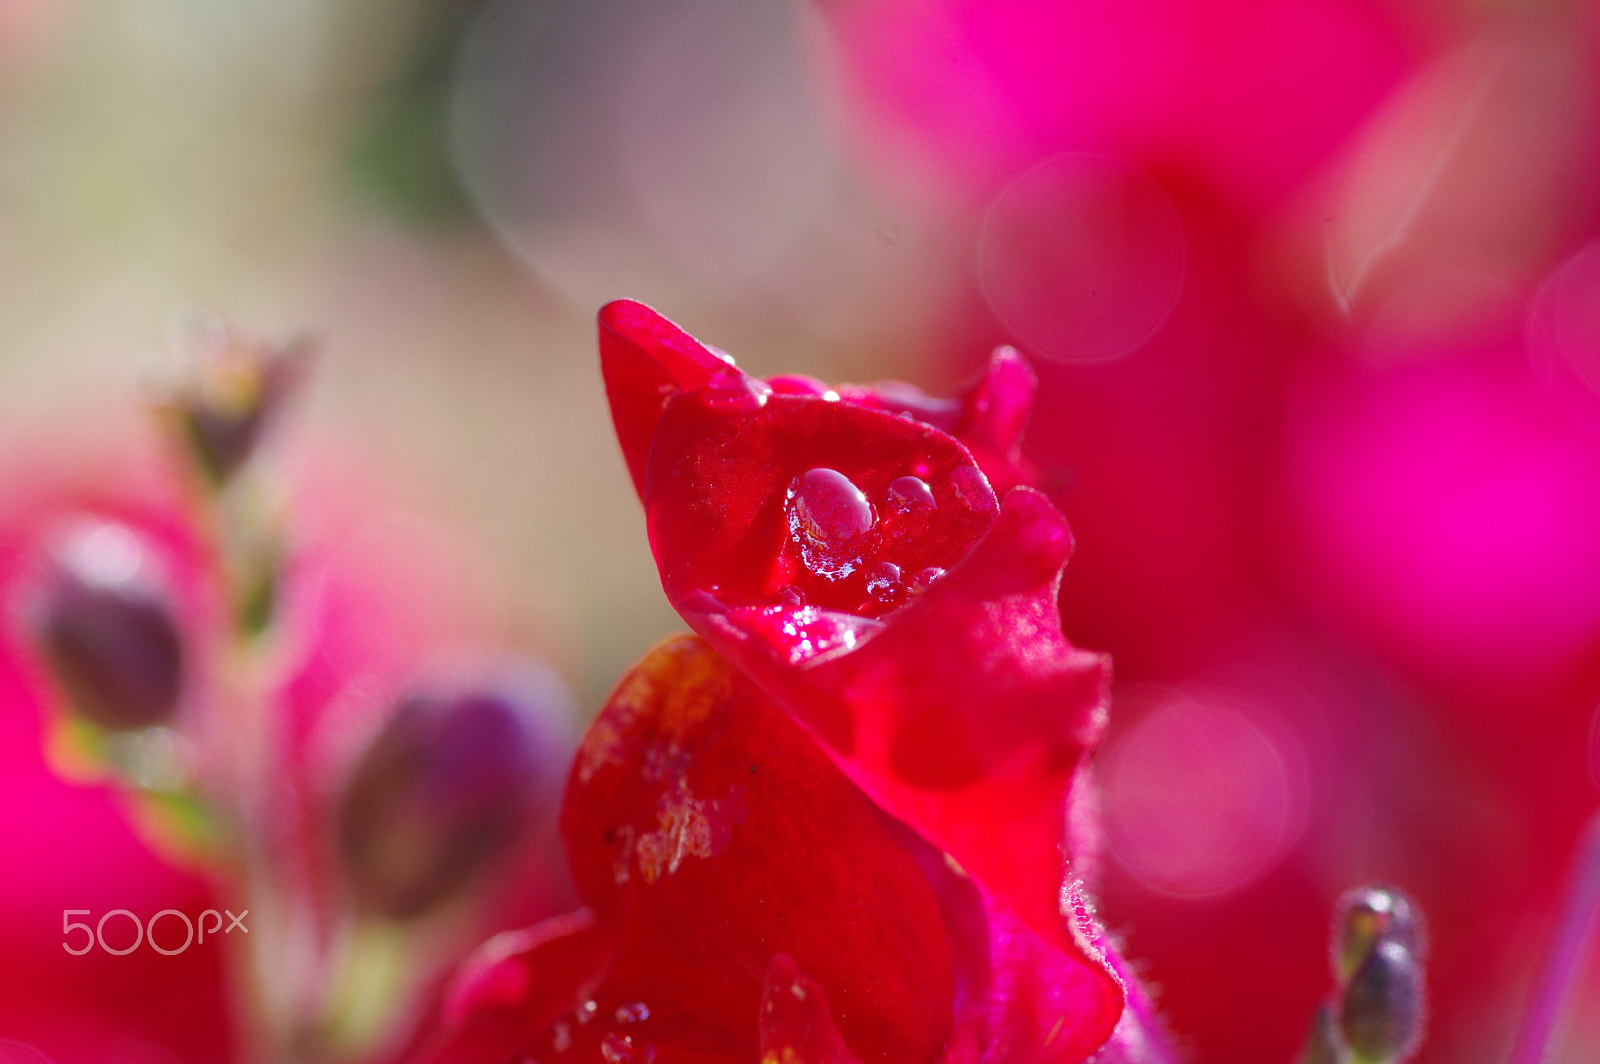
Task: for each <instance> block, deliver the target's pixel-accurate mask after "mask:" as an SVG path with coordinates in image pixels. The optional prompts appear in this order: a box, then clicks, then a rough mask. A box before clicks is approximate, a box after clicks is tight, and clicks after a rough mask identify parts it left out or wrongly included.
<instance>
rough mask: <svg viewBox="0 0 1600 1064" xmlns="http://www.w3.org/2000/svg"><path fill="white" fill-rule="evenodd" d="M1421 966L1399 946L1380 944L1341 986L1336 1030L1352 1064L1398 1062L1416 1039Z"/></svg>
mask: <svg viewBox="0 0 1600 1064" xmlns="http://www.w3.org/2000/svg"><path fill="white" fill-rule="evenodd" d="M1422 1021H1423V1005H1422V966H1421V965H1420V964H1419V963H1418V962H1417V958H1416V956H1415V955H1414V954H1413V953H1412V952H1411V950H1410V949H1408V948H1407V947H1406V946H1405V945H1403V944H1402V943H1400V942H1397V941H1392V940H1388V941H1384V940H1380V941H1379V942H1378V943H1377V945H1376V946H1374V947H1373V948H1372V951H1371V952H1370V953H1368V954H1367V957H1366V959H1365V960H1363V961H1362V962H1361V965H1360V967H1358V968H1357V969H1356V970H1355V974H1354V975H1352V976H1351V978H1350V982H1349V983H1348V984H1347V985H1346V986H1345V989H1344V996H1343V998H1342V1000H1341V1004H1340V1012H1339V1029H1340V1032H1341V1033H1342V1034H1343V1035H1344V1041H1345V1044H1346V1045H1348V1046H1349V1047H1350V1051H1351V1053H1352V1054H1353V1055H1354V1057H1355V1059H1356V1060H1359V1061H1368V1062H1372V1064H1388V1062H1390V1061H1399V1060H1404V1059H1405V1058H1407V1057H1409V1056H1410V1055H1411V1054H1412V1053H1413V1052H1414V1051H1415V1050H1416V1047H1417V1044H1418V1042H1419V1041H1420V1040H1421V1035H1422Z"/></svg>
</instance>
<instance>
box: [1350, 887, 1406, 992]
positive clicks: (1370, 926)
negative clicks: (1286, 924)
mask: <svg viewBox="0 0 1600 1064" xmlns="http://www.w3.org/2000/svg"><path fill="white" fill-rule="evenodd" d="M1338 914H1339V915H1338V921H1339V923H1338V928H1337V930H1336V932H1335V943H1334V950H1335V956H1334V974H1335V975H1336V976H1337V977H1338V978H1339V980H1340V981H1341V982H1342V981H1344V980H1347V979H1349V978H1350V977H1351V976H1352V975H1353V974H1354V973H1355V971H1356V969H1357V968H1359V967H1360V966H1361V964H1362V962H1363V961H1365V960H1366V958H1367V955H1368V954H1370V953H1371V952H1372V950H1373V949H1374V948H1375V947H1376V946H1377V944H1378V943H1379V942H1398V943H1400V944H1401V945H1402V946H1404V947H1406V949H1407V950H1409V951H1410V952H1411V953H1413V954H1416V953H1418V952H1419V949H1420V939H1421V936H1420V933H1419V930H1418V926H1417V917H1416V912H1415V910H1414V909H1413V908H1412V906H1411V900H1410V899H1409V898H1407V897H1406V896H1405V895H1404V894H1403V893H1401V892H1400V891H1398V890H1394V889H1392V888H1389V887H1377V886H1365V887H1357V888H1355V889H1354V890H1350V891H1347V892H1345V894H1344V896H1343V897H1342V898H1340V899H1339V906H1338Z"/></svg>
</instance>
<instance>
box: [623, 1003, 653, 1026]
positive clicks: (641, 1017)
mask: <svg viewBox="0 0 1600 1064" xmlns="http://www.w3.org/2000/svg"><path fill="white" fill-rule="evenodd" d="M649 1018H650V1006H648V1005H646V1004H645V1003H644V1002H642V1001H635V1002H632V1003H631V1004H628V1005H618V1006H617V1022H618V1023H643V1022H644V1021H645V1020H648V1019H649Z"/></svg>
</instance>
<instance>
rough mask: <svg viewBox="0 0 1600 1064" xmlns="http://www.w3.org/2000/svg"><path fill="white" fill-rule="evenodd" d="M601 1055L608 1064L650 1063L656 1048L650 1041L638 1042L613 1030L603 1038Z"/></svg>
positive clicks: (654, 1055)
mask: <svg viewBox="0 0 1600 1064" xmlns="http://www.w3.org/2000/svg"><path fill="white" fill-rule="evenodd" d="M600 1055H601V1056H602V1057H604V1058H605V1062H606V1064H650V1062H651V1061H653V1060H655V1059H656V1050H655V1047H654V1046H652V1045H650V1044H649V1043H648V1042H644V1043H638V1044H636V1043H635V1042H634V1040H633V1039H632V1038H631V1037H630V1036H628V1035H625V1034H618V1033H617V1032H616V1031H612V1032H611V1033H610V1034H608V1035H606V1036H605V1038H604V1039H602V1040H601V1042H600Z"/></svg>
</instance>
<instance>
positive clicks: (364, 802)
mask: <svg viewBox="0 0 1600 1064" xmlns="http://www.w3.org/2000/svg"><path fill="white" fill-rule="evenodd" d="M572 729H573V724H572V713H571V707H570V702H569V700H568V698H567V695H566V693H565V690H564V688H562V686H561V684H560V683H559V681H557V680H555V679H554V677H553V676H552V675H551V674H550V673H549V672H548V671H547V670H543V669H538V670H528V671H527V674H526V675H523V676H519V677H517V678H516V681H515V682H510V683H489V684H483V685H481V686H474V687H465V688H457V689H454V690H450V691H442V692H441V691H419V692H416V693H413V694H410V695H407V696H405V697H403V698H402V699H401V700H400V702H399V704H398V705H397V706H396V707H395V711H394V715H393V716H392V717H391V718H390V719H389V721H388V722H387V723H386V724H385V725H384V726H383V728H382V729H381V730H380V731H379V732H378V734H377V735H376V736H375V738H374V739H373V741H372V743H371V744H370V745H369V746H368V747H367V749H366V752H365V753H364V754H363V755H362V756H361V758H360V760H359V762H358V763H357V765H356V767H355V770H354V772H353V773H352V775H351V777H350V779H349V782H348V784H347V785H346V787H345V790H344V793H343V796H342V798H341V801H340V805H339V809H338V822H337V832H338V847H339V853H340V857H341V860H342V862H343V865H344V869H345V872H346V875H347V877H348V880H349V884H350V887H351V891H352V893H353V895H354V898H355V902H356V905H357V906H358V907H359V908H361V909H362V910H364V911H367V912H372V913H377V914H379V915H382V916H387V917H390V918H392V919H405V918H408V917H412V916H416V915H419V914H421V913H423V912H426V911H427V910H429V909H432V908H435V907H436V906H438V905H440V904H442V903H443V902H445V901H446V900H448V899H450V898H451V897H453V896H455V895H456V894H458V893H459V892H460V891H461V890H462V889H463V888H464V887H465V886H466V885H467V884H468V882H469V881H470V880H472V879H473V878H474V876H475V874H476V873H477V872H478V871H479V870H480V869H482V868H483V867H484V866H485V865H487V864H489V863H490V862H492V861H493V860H494V859H496V858H497V857H500V856H502V855H504V854H506V853H507V852H508V851H510V850H512V849H513V848H514V847H515V846H516V844H517V843H518V842H519V841H521V840H522V839H523V838H524V837H525V836H526V835H527V834H528V833H529V831H530V830H531V829H533V828H535V827H537V826H538V825H539V824H540V823H541V822H542V823H546V824H548V823H551V822H553V820H554V816H555V808H556V804H557V802H558V800H559V797H560V792H561V788H562V784H563V782H564V780H565V776H566V769H567V763H568V762H569V761H570V760H571V756H572V751H573V745H574V740H573V735H572Z"/></svg>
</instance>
